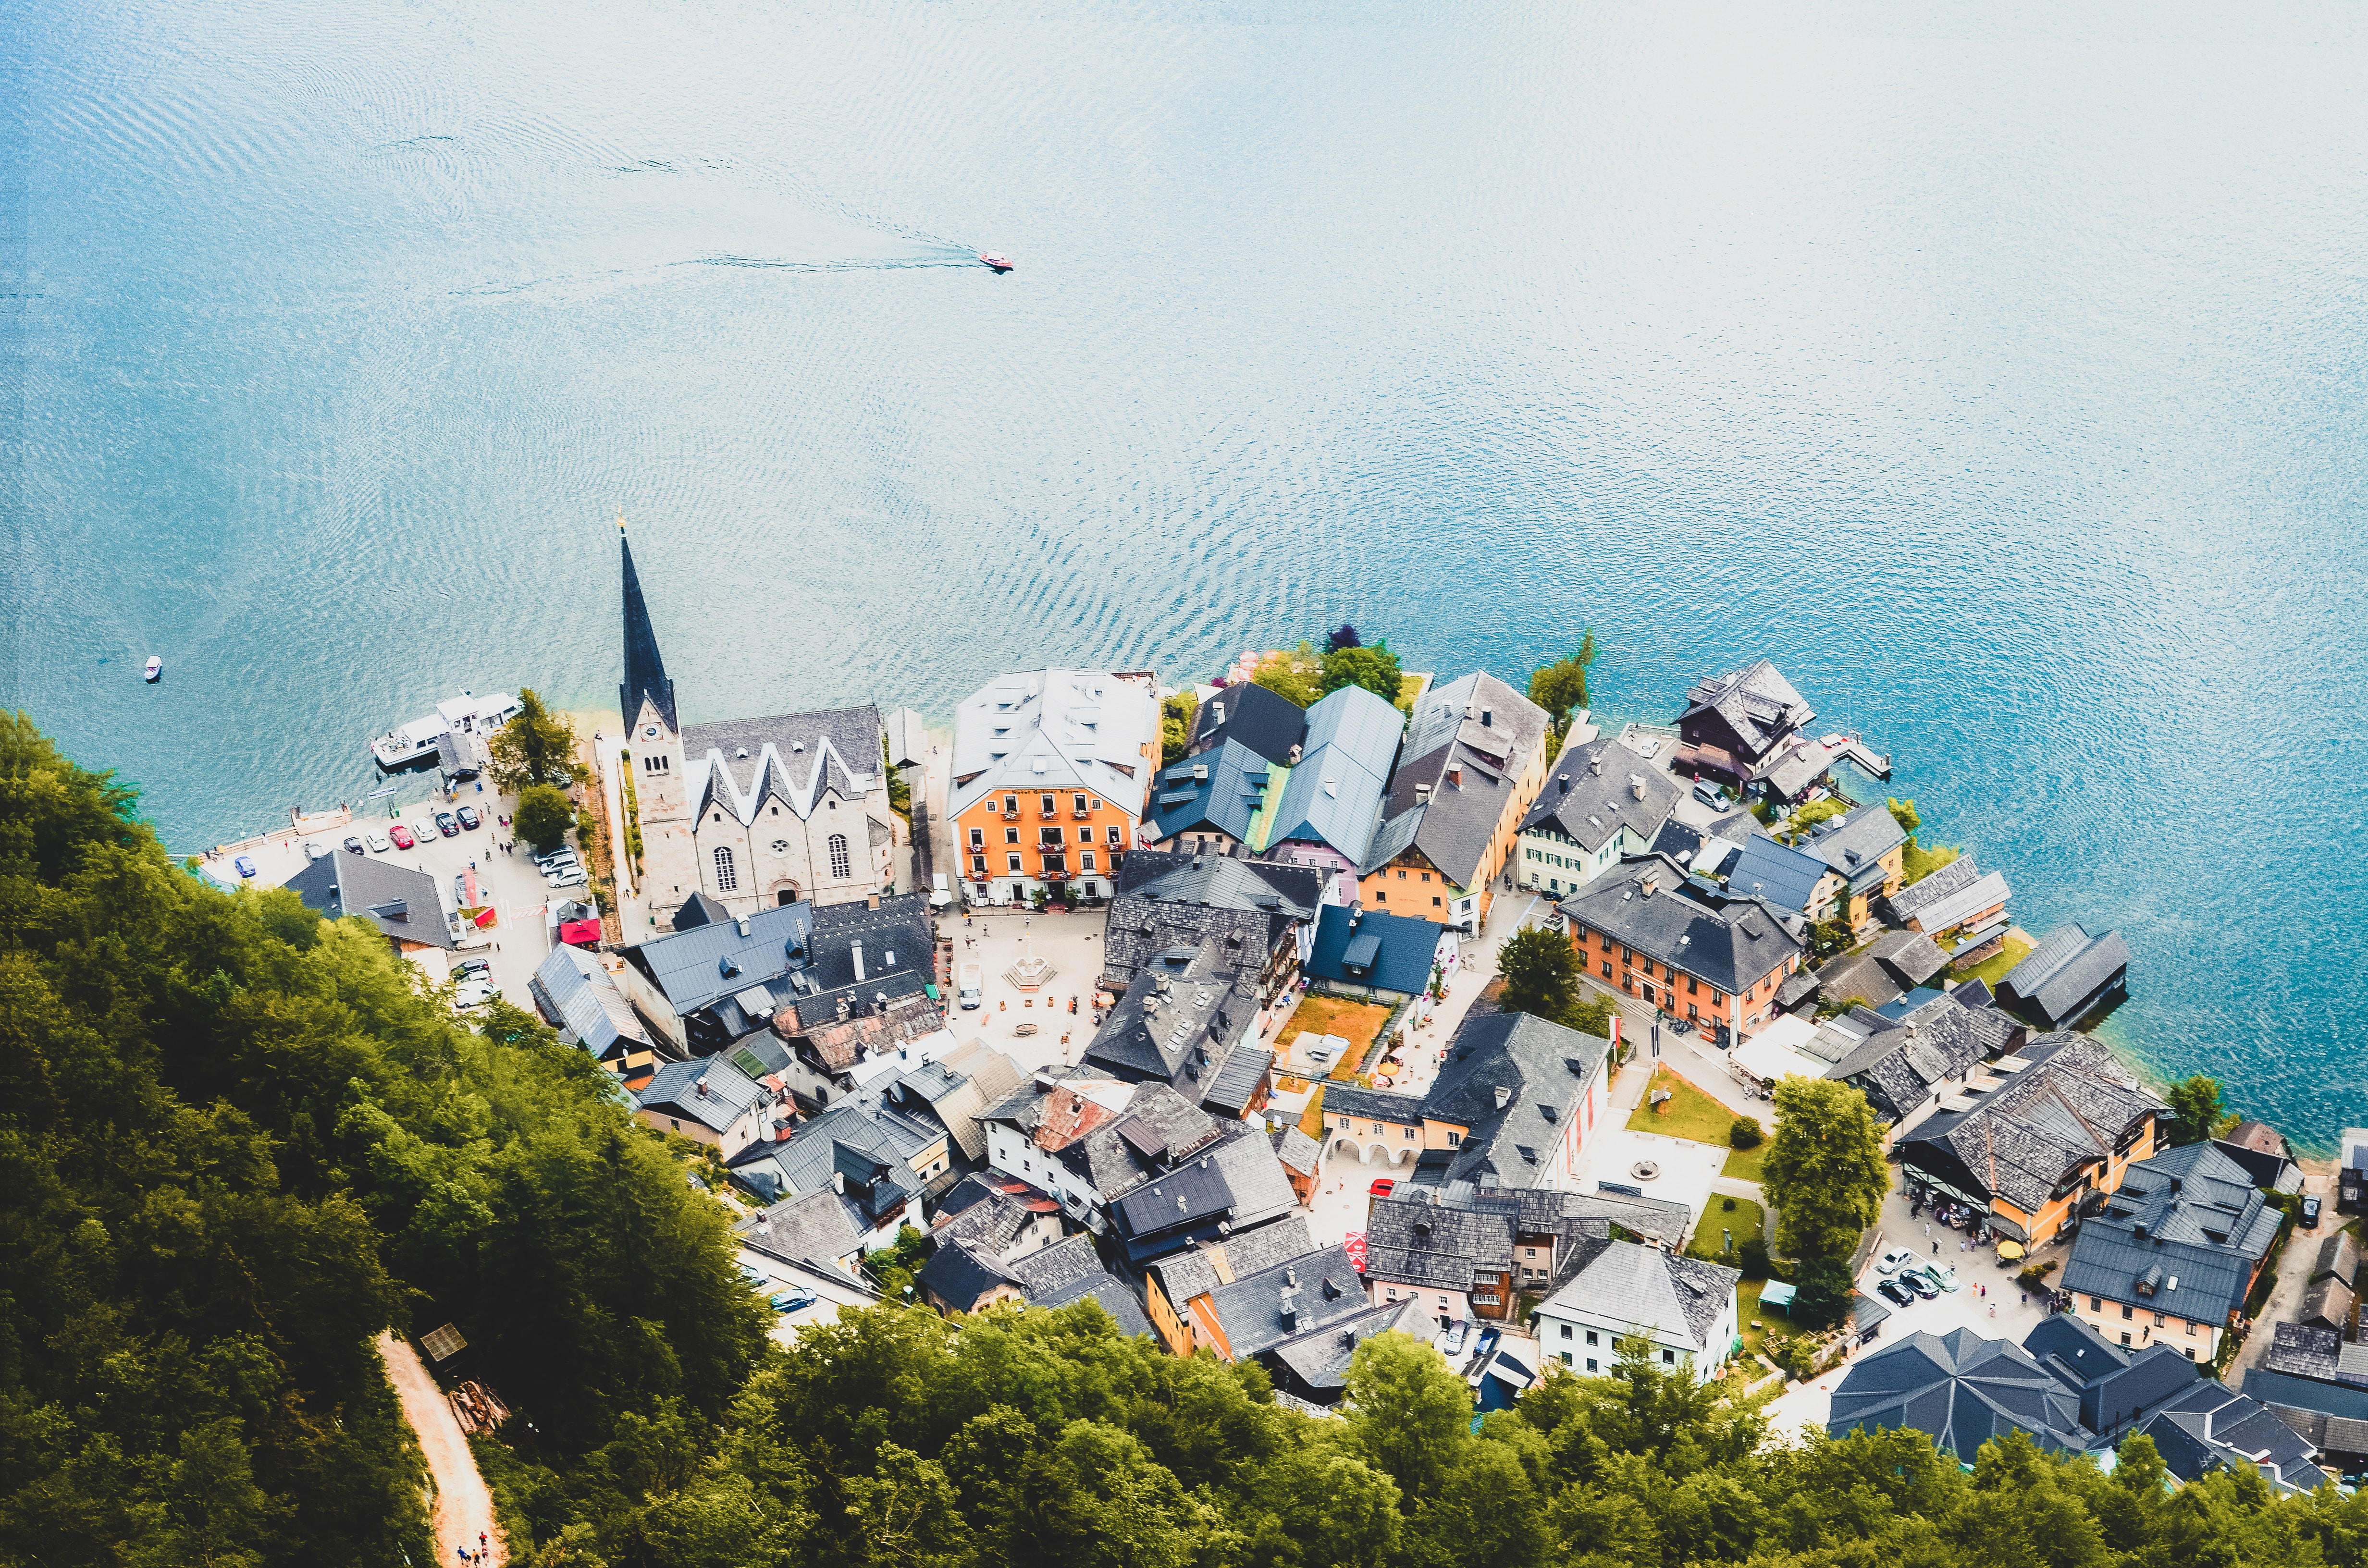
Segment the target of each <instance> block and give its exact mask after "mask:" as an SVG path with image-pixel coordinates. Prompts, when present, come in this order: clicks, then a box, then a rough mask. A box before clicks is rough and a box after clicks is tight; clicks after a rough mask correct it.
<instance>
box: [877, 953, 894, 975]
mask: <svg viewBox="0 0 2368 1568" xmlns="http://www.w3.org/2000/svg"><path fill="white" fill-rule="evenodd" d="M880 967H881V971H882V972H883V973H884V972H886V971H889V970H892V969H894V968H895V967H896V949H894V948H891V949H888V950H887V951H886V952H884V953H882V954H881V955H880Z"/></svg>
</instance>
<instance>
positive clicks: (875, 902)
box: [863, 893, 880, 909]
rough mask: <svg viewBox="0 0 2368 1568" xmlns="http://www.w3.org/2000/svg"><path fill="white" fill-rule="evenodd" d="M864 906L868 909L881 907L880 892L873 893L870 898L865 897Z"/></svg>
mask: <svg viewBox="0 0 2368 1568" xmlns="http://www.w3.org/2000/svg"><path fill="white" fill-rule="evenodd" d="M863 907H864V908H866V909H877V908H879V907H880V895H879V894H878V893H873V894H872V895H871V897H870V898H867V899H865V900H864V901H863Z"/></svg>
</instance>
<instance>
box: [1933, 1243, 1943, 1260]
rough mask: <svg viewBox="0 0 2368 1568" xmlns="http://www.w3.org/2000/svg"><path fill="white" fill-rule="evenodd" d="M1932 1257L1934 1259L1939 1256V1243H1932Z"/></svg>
mask: <svg viewBox="0 0 2368 1568" xmlns="http://www.w3.org/2000/svg"><path fill="white" fill-rule="evenodd" d="M1932 1256H1934V1257H1938V1256H1941V1244H1940V1243H1939V1242H1934V1243H1933V1244H1932Z"/></svg>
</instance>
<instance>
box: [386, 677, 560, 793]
mask: <svg viewBox="0 0 2368 1568" xmlns="http://www.w3.org/2000/svg"><path fill="white" fill-rule="evenodd" d="M523 706H524V705H523V704H521V703H520V702H519V701H518V699H517V698H515V697H513V696H511V695H510V694H509V693H508V692H507V691H497V692H495V693H494V694H493V695H492V696H491V697H478V696H475V695H474V694H472V693H470V692H466V691H464V692H462V693H461V695H460V696H458V697H455V698H452V699H449V700H447V701H443V702H439V703H438V704H437V705H436V711H435V712H433V713H430V714H428V715H427V717H426V718H424V719H414V720H413V721H412V722H410V723H408V724H405V725H404V726H403V727H402V728H401V729H397V730H389V731H388V732H387V733H385V734H382V735H381V736H379V737H378V739H376V740H374V741H372V742H370V757H371V759H372V760H373V761H375V762H376V763H377V764H378V765H379V766H380V767H383V768H385V769H386V770H387V771H388V772H390V773H392V772H393V771H394V770H395V769H396V768H398V767H412V766H413V765H414V764H416V763H422V762H426V761H428V760H429V759H431V758H433V757H434V756H436V742H437V740H438V738H439V737H440V736H443V735H448V734H454V733H458V734H463V735H489V734H491V733H494V732H495V730H498V729H500V728H501V727H502V726H503V725H504V724H507V723H508V722H510V721H511V720H512V719H514V718H516V717H518V712H519V710H521V708H522V707H523Z"/></svg>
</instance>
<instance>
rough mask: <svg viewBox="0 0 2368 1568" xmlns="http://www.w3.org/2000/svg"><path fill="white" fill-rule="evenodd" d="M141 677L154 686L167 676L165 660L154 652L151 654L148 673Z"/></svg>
mask: <svg viewBox="0 0 2368 1568" xmlns="http://www.w3.org/2000/svg"><path fill="white" fill-rule="evenodd" d="M140 678H141V679H142V680H144V681H146V682H147V683H148V684H149V685H150V686H154V685H155V684H156V683H157V682H158V681H160V680H163V679H164V678H165V661H164V660H162V659H160V658H158V657H157V656H156V655H155V654H154V653H151V654H149V655H148V673H147V674H145V675H143V676H141V677H140Z"/></svg>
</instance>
